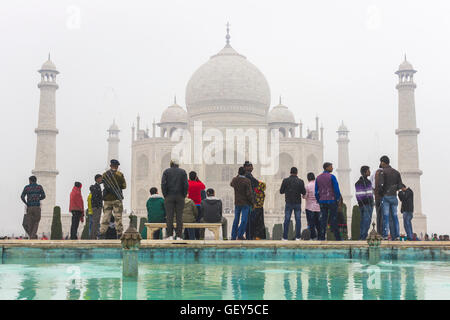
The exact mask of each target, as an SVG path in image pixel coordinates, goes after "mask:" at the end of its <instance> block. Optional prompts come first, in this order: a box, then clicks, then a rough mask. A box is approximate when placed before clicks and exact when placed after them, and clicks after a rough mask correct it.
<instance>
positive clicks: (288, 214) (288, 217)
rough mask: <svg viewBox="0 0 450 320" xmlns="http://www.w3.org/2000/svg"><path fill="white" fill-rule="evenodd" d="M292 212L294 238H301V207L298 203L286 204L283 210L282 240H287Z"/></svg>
mask: <svg viewBox="0 0 450 320" xmlns="http://www.w3.org/2000/svg"><path fill="white" fill-rule="evenodd" d="M292 210H293V211H294V216H295V238H296V239H300V238H301V235H300V233H301V228H302V222H301V220H300V213H301V210H302V205H301V204H300V203H286V206H285V208H284V224H283V239H287V238H288V232H289V224H290V222H291V215H292Z"/></svg>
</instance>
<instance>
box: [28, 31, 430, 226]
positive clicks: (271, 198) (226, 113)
mask: <svg viewBox="0 0 450 320" xmlns="http://www.w3.org/2000/svg"><path fill="white" fill-rule="evenodd" d="M415 72H416V71H415V70H414V68H413V66H412V65H411V64H410V63H409V62H408V61H407V60H406V57H405V60H404V61H403V62H402V63H401V64H400V66H399V68H398V70H397V71H396V72H395V73H396V74H397V75H398V78H399V82H398V84H397V86H396V89H397V90H398V97H399V99H398V114H399V123H398V129H397V130H396V132H395V134H396V135H397V136H398V154H399V155H400V154H401V155H402V157H399V162H398V164H393V167H395V168H397V169H398V170H399V171H400V173H401V174H402V179H403V181H404V183H405V184H406V185H407V186H410V187H411V189H412V190H413V191H414V193H415V197H414V205H415V212H414V219H413V220H412V223H413V230H414V232H416V233H417V234H420V233H421V232H422V233H424V234H425V233H426V230H427V220H426V216H425V215H424V214H423V213H422V205H421V190H420V176H421V175H422V171H420V169H419V148H418V143H417V136H418V134H419V132H420V130H419V129H418V128H417V126H416V115H415V99H414V91H415V88H416V84H415V83H414V80H413V76H414V74H415ZM39 73H40V74H41V81H40V82H39V84H38V88H39V89H40V91H41V95H40V105H39V120H38V126H37V128H36V130H35V132H36V135H37V145H36V161H35V169H34V170H33V174H34V175H36V176H37V178H38V183H39V184H41V185H42V186H43V187H44V190H45V192H46V194H47V198H46V199H45V200H44V201H43V202H42V218H41V222H40V226H39V234H41V233H46V234H49V233H50V227H51V220H52V212H53V207H54V206H55V205H57V204H56V203H55V202H56V200H55V199H56V197H55V195H56V191H57V190H56V177H57V175H58V171H57V169H56V168H57V165H56V135H57V134H58V129H57V128H56V100H55V95H56V90H57V89H58V84H57V83H56V77H57V75H58V73H59V72H58V71H57V69H56V66H55V64H54V63H53V62H52V61H51V60H50V56H49V58H48V61H46V62H45V63H44V64H43V65H42V67H41V69H40V70H39ZM270 104H271V92H270V86H269V83H268V81H267V79H266V78H265V76H264V75H263V74H262V73H261V71H260V70H259V69H258V68H257V67H256V66H255V65H254V64H252V63H251V62H250V61H249V60H248V59H247V58H246V57H245V56H244V55H242V54H241V53H239V52H238V51H236V50H235V49H234V48H233V47H232V46H231V44H230V34H229V31H228V30H227V35H226V43H225V47H224V48H223V49H221V50H220V51H219V52H218V53H217V54H215V55H213V56H211V57H210V58H209V60H207V61H206V62H205V63H204V64H203V65H201V66H200V67H199V68H198V69H197V70H196V71H195V72H194V73H193V74H192V76H191V78H190V80H189V81H188V83H187V85H186V92H185V106H184V107H183V106H182V105H179V104H178V103H177V101H176V98H175V99H174V101H173V104H172V105H170V106H168V107H167V108H165V110H164V111H163V112H162V115H161V118H160V120H159V122H155V121H154V122H153V125H152V128H151V130H149V129H148V128H146V129H143V128H142V127H141V123H140V122H141V119H140V117H139V116H138V117H137V119H136V123H135V125H134V124H133V126H132V128H131V131H132V142H131V150H130V152H131V159H132V168H131V177H128V181H129V186H130V189H131V199H130V200H131V207H130V208H129V210H131V211H132V212H133V213H135V214H136V215H137V216H139V217H144V216H145V217H146V215H147V212H146V201H147V199H148V196H149V189H150V187H153V186H156V187H158V189H159V188H160V184H161V174H162V172H163V170H164V169H166V168H167V167H168V166H169V162H170V160H171V157H172V156H171V152H172V151H173V149H174V147H176V145H177V143H178V142H177V141H175V139H173V138H174V135H175V134H176V133H177V132H178V130H179V129H181V130H187V131H188V132H191V133H192V135H194V131H195V130H197V129H196V124H197V123H201V124H202V127H201V130H202V132H200V134H202V133H204V132H205V131H207V130H209V129H214V130H218V131H219V132H222V133H225V131H226V130H227V129H237V128H239V129H243V130H244V131H246V130H249V129H253V130H259V129H265V130H276V131H277V132H278V134H279V151H278V153H277V155H276V156H277V162H278V164H279V165H278V168H277V171H276V172H273V174H264V172H263V170H262V165H261V164H260V163H259V162H258V159H256V161H253V159H250V160H251V161H252V162H253V164H254V171H253V175H254V176H255V177H256V178H257V179H258V180H262V181H264V182H266V184H267V189H266V200H265V205H264V211H265V215H264V219H265V224H266V227H267V228H268V230H269V231H270V232H271V231H272V228H273V226H274V225H275V224H279V223H282V222H283V219H284V203H285V201H284V196H283V195H280V193H279V189H280V185H281V182H282V179H283V178H286V177H287V176H289V170H290V168H291V167H292V166H295V167H297V168H298V171H299V177H301V178H302V179H303V180H305V179H306V175H307V173H308V172H313V173H314V174H315V175H317V174H319V173H321V172H322V163H323V162H324V161H325V160H326V159H324V157H323V154H324V139H323V137H324V135H323V132H324V128H323V127H322V126H320V127H319V118H318V117H316V118H315V119H311V121H314V124H315V128H314V129H313V130H309V129H308V130H306V132H305V130H304V128H303V124H302V122H301V121H296V115H295V114H294V113H293V112H292V111H291V110H289V108H288V107H287V106H285V105H283V103H282V99H281V97H280V99H279V103H278V104H277V105H275V106H271V105H270ZM337 126H338V128H337V131H336V133H337V144H338V163H337V164H335V168H336V174H337V178H338V181H339V185H340V188H341V193H342V195H343V199H344V203H345V204H346V205H347V208H348V209H347V219H348V221H347V224H348V225H349V226H350V224H351V207H352V205H353V204H354V203H355V202H356V201H355V199H354V196H353V195H352V193H354V191H353V190H354V186H353V183H352V182H351V181H350V172H351V169H350V155H349V148H348V145H349V142H350V139H349V130H348V128H347V127H346V126H345V125H344V122H342V123H341V124H340V125H339V123H338V124H337ZM107 131H108V140H107V143H108V156H107V157H108V161H109V160H110V159H119V160H120V155H119V151H118V150H119V148H118V146H119V143H120V139H119V133H120V129H119V126H118V124H117V123H115V122H113V124H112V125H111V127H110V128H109V129H108V130H107ZM392 134H394V132H393V133H392ZM204 144H205V145H206V143H204ZM250 150H251V146H249V145H248V144H246V145H245V148H244V153H245V154H243V155H242V154H241V155H239V154H237V152H236V153H235V154H234V155H233V157H234V159H233V160H234V161H233V163H232V164H230V163H228V162H227V163H204V162H203V163H195V162H193V163H190V164H183V163H182V164H181V167H182V168H183V169H185V170H186V171H187V172H189V171H191V170H194V171H196V172H197V174H198V176H199V178H200V179H201V180H202V181H203V182H204V183H205V185H206V186H207V188H213V189H214V190H215V191H216V196H217V197H219V198H221V199H222V202H223V210H224V216H225V217H226V218H227V219H228V228H229V229H230V230H231V224H232V223H231V222H232V219H233V216H234V215H233V210H234V198H233V189H232V188H231V187H230V185H229V184H230V181H231V179H232V177H234V176H235V175H236V174H237V169H238V167H239V166H242V162H239V161H238V159H239V158H245V160H248V158H249V157H250ZM224 154H225V152H224ZM380 156H381V155H380ZM125 157H129V155H125ZM377 160H378V159H377ZM355 168H356V167H355V166H354V169H353V170H355ZM357 168H358V170H359V166H358V167H357ZM302 208H304V205H302ZM63 216H64V217H63V225H64V227H63V228H64V229H65V230H67V229H68V224H69V220H70V219H69V217H70V216H69V214H67V213H66V214H64V215H63ZM375 216H376V214H375V211H374V213H373V220H375ZM401 219H402V215H401V214H399V222H400V226H401V227H400V228H401V232H403V223H402V220H401ZM127 221H128V219H124V222H126V223H127ZM126 223H125V224H126ZM306 225H307V224H306V218H305V215H304V214H302V228H305V227H306ZM125 227H126V226H125ZM349 229H350V228H349Z"/></svg>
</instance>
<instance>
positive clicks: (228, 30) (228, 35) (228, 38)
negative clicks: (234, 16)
mask: <svg viewBox="0 0 450 320" xmlns="http://www.w3.org/2000/svg"><path fill="white" fill-rule="evenodd" d="M225 38H226V39H227V45H230V38H231V36H230V23H229V22H227V36H226V37H225Z"/></svg>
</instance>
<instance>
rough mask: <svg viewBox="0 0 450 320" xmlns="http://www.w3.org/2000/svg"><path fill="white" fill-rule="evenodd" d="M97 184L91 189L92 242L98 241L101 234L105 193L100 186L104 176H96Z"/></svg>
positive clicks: (90, 224) (90, 230) (90, 236)
mask: <svg viewBox="0 0 450 320" xmlns="http://www.w3.org/2000/svg"><path fill="white" fill-rule="evenodd" d="M94 179H95V184H93V185H92V186H90V187H89V190H90V191H91V195H92V197H91V207H92V216H91V218H90V219H89V232H90V233H89V238H90V239H91V240H96V239H97V237H98V235H99V233H100V218H101V216H102V208H103V193H102V187H101V186H100V184H101V183H102V179H103V177H102V175H101V174H96V175H95V178H94Z"/></svg>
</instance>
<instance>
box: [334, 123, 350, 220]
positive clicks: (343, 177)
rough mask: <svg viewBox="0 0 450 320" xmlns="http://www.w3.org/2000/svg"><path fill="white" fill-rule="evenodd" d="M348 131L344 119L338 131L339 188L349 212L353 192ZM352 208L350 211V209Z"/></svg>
mask: <svg viewBox="0 0 450 320" xmlns="http://www.w3.org/2000/svg"><path fill="white" fill-rule="evenodd" d="M349 132H350V131H348V129H347V127H346V126H345V125H344V121H342V124H341V125H340V126H339V129H338V131H337V134H338V139H337V143H338V166H337V170H336V171H337V174H338V183H339V189H340V190H341V194H342V198H343V200H344V203H345V204H346V206H347V208H348V209H347V213H348V212H351V210H350V208H351V207H352V206H351V205H352V194H351V192H350V171H351V169H350V160H349V153H348V143H349V142H350V140H349V139H348V133H349ZM349 210H350V211H349Z"/></svg>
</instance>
